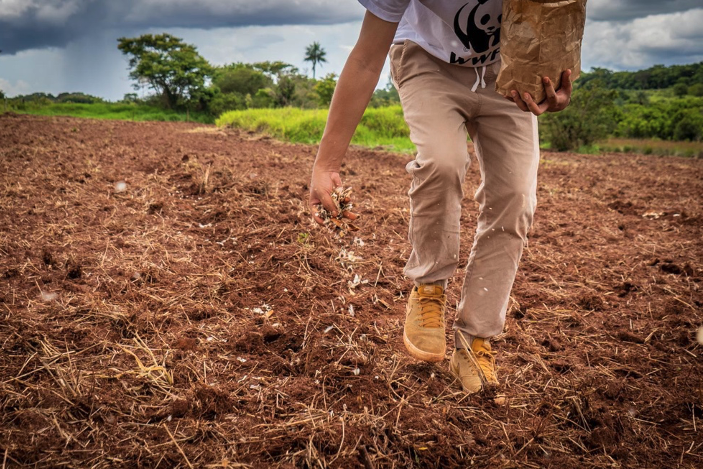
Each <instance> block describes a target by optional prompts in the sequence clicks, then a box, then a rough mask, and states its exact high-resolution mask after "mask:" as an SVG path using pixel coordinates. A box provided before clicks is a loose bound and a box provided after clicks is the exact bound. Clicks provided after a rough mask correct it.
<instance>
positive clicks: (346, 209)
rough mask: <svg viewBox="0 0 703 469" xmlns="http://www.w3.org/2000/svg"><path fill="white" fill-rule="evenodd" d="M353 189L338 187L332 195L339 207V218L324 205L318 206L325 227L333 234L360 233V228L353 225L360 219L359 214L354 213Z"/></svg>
mask: <svg viewBox="0 0 703 469" xmlns="http://www.w3.org/2000/svg"><path fill="white" fill-rule="evenodd" d="M351 192H352V188H351V187H348V188H346V189H343V188H342V187H337V188H336V189H335V190H334V192H333V193H332V201H333V202H334V204H335V206H336V207H337V216H336V217H335V216H333V215H332V213H330V211H328V210H327V209H326V208H325V207H323V206H322V204H320V205H318V209H317V212H318V214H319V216H320V218H322V219H323V220H324V222H325V226H326V227H328V228H329V229H330V230H332V231H333V232H335V233H337V234H339V236H340V237H341V236H344V235H345V234H346V233H347V232H349V231H352V232H353V231H359V227H358V226H356V225H354V224H353V223H351V222H352V221H354V220H356V219H358V218H359V216H360V215H359V214H357V213H354V212H352V208H353V206H352V203H351Z"/></svg>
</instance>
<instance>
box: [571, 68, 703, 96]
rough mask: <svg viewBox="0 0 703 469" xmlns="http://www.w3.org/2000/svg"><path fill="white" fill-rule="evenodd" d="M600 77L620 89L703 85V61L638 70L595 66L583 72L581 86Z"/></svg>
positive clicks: (606, 83) (606, 84) (608, 84)
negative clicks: (623, 70) (621, 70)
mask: <svg viewBox="0 0 703 469" xmlns="http://www.w3.org/2000/svg"><path fill="white" fill-rule="evenodd" d="M595 79H600V80H601V82H602V85H604V86H606V87H607V88H610V89H618V90H623V89H624V90H661V89H665V88H671V87H674V86H676V85H679V86H686V87H690V86H694V85H701V86H703V62H699V63H696V64H688V65H670V66H668V67H666V66H664V65H655V66H653V67H650V68H647V69H645V70H638V71H636V72H613V71H611V70H608V69H607V68H598V67H595V68H593V69H592V70H591V71H590V72H587V73H582V74H581V78H579V80H578V83H579V86H583V85H585V84H586V83H588V82H589V81H591V80H595Z"/></svg>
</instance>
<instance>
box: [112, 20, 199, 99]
mask: <svg viewBox="0 0 703 469" xmlns="http://www.w3.org/2000/svg"><path fill="white" fill-rule="evenodd" d="M117 48H118V49H119V50H121V51H122V53H123V54H125V55H128V56H130V59H129V67H130V69H131V71H130V73H129V77H130V78H132V79H133V80H137V82H138V84H136V85H134V87H135V89H139V86H140V85H139V82H142V81H143V82H145V83H147V84H148V85H149V87H151V88H152V89H153V90H154V91H156V92H157V93H158V94H160V95H161V96H162V97H163V100H164V102H165V104H166V106H167V107H169V108H171V109H174V108H177V107H180V106H182V105H184V104H188V103H190V102H193V101H199V100H200V98H201V94H202V92H203V91H204V88H205V80H206V78H207V77H209V76H211V75H212V67H211V66H210V64H209V63H208V62H207V60H205V59H204V58H202V57H201V56H200V54H198V52H197V50H196V48H195V47H194V46H192V45H190V44H186V43H184V42H183V41H182V40H181V39H180V38H177V37H175V36H172V35H170V34H167V33H164V34H158V35H152V34H144V35H142V36H139V37H137V38H124V37H123V38H119V39H118V46H117Z"/></svg>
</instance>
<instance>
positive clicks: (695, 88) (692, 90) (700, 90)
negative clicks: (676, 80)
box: [688, 83, 703, 96]
mask: <svg viewBox="0 0 703 469" xmlns="http://www.w3.org/2000/svg"><path fill="white" fill-rule="evenodd" d="M688 94H690V95H691V96H703V83H696V84H695V85H691V86H689V87H688Z"/></svg>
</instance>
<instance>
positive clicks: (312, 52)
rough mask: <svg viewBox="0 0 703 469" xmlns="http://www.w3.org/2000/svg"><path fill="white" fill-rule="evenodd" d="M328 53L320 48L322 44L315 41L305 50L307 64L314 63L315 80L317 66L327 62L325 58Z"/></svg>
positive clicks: (313, 75) (313, 76)
mask: <svg viewBox="0 0 703 469" xmlns="http://www.w3.org/2000/svg"><path fill="white" fill-rule="evenodd" d="M325 55H327V52H325V49H323V48H322V46H320V43H319V42H317V41H315V42H313V43H312V44H310V45H309V46H308V47H306V48H305V59H304V60H305V62H312V78H313V80H314V79H315V66H316V65H317V64H321V63H323V62H327V59H326V58H325Z"/></svg>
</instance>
